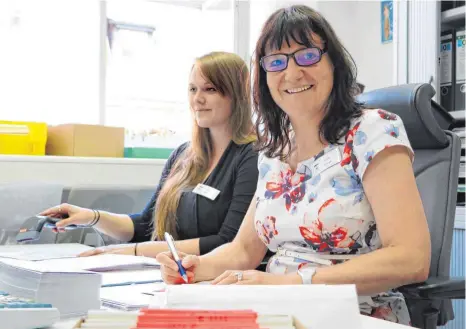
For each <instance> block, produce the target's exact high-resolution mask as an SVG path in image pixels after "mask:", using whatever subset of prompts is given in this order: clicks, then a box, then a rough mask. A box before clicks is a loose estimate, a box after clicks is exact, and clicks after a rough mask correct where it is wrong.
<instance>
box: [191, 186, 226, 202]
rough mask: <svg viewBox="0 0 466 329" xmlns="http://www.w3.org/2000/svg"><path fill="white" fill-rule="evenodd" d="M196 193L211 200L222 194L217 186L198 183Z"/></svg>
mask: <svg viewBox="0 0 466 329" xmlns="http://www.w3.org/2000/svg"><path fill="white" fill-rule="evenodd" d="M193 192H194V193H196V194H199V195H202V196H203V197H206V198H207V199H210V200H212V201H213V200H215V198H216V197H217V196H218V195H219V194H220V191H219V190H217V189H216V188H213V187H210V186H207V185H204V184H197V186H196V188H195V189H194V190H193Z"/></svg>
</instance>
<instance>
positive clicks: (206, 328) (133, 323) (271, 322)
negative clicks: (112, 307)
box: [75, 309, 304, 329]
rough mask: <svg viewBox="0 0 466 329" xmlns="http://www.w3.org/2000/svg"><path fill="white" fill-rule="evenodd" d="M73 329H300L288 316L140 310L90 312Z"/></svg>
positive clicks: (232, 312)
mask: <svg viewBox="0 0 466 329" xmlns="http://www.w3.org/2000/svg"><path fill="white" fill-rule="evenodd" d="M75 328H88V329H92V328H99V329H115V328H118V329H132V328H177V329H183V328H190V329H191V328H195V329H211V328H232V329H235V328H241V329H259V328H268V329H300V328H304V327H302V326H300V325H299V323H296V324H295V320H294V319H293V317H292V316H290V315H282V314H258V313H257V312H254V311H252V310H240V311H235V310H232V311H216V310H204V311H196V310H169V309H158V310H157V309H144V310H141V311H140V312H138V313H127V312H105V311H91V312H89V315H88V317H87V318H86V319H83V320H81V321H80V323H79V324H78V325H77V326H76V327H75Z"/></svg>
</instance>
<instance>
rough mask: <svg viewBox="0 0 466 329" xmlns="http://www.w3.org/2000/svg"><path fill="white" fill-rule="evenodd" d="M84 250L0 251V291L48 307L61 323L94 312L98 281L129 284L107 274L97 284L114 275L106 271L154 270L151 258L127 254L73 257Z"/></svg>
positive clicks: (97, 304)
mask: <svg viewBox="0 0 466 329" xmlns="http://www.w3.org/2000/svg"><path fill="white" fill-rule="evenodd" d="M89 248H90V247H87V246H84V245H79V244H50V245H16V246H13V245H11V246H0V290H2V291H6V292H8V293H10V294H12V295H16V296H19V297H24V298H31V299H34V300H35V301H37V302H39V303H50V304H52V305H53V306H54V307H56V308H57V309H58V310H59V311H60V313H61V316H62V317H64V318H66V317H73V316H80V315H84V314H85V313H86V312H87V311H88V310H90V309H98V308H100V305H101V303H100V298H101V296H100V291H101V286H102V283H103V282H104V281H106V282H107V284H109V285H110V286H114V285H119V284H124V285H128V286H129V284H132V283H133V282H127V281H128V276H127V275H120V276H118V275H113V276H110V277H108V278H106V279H105V280H103V277H105V276H106V275H110V273H113V274H115V273H114V272H112V271H115V270H119V271H122V270H125V271H130V270H132V271H135V270H142V269H157V268H158V267H159V264H158V262H157V261H156V260H155V259H153V258H146V257H134V256H130V255H117V254H103V255H97V256H92V257H76V256H77V255H78V254H79V253H81V252H83V251H86V250H88V249H89ZM125 271H122V272H123V273H125ZM130 273H131V272H130ZM127 274H128V273H127ZM133 274H134V273H133ZM156 274H157V275H154V280H159V279H160V274H159V272H158V270H157V273H156ZM148 277H149V276H148V275H146V276H141V278H143V279H147V278H148ZM134 280H136V281H137V279H136V278H135V279H134ZM121 281H125V282H121ZM129 287H130V286H129Z"/></svg>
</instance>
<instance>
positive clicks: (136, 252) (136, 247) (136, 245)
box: [134, 243, 138, 256]
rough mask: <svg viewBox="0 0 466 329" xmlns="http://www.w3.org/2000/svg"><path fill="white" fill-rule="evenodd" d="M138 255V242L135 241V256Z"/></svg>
mask: <svg viewBox="0 0 466 329" xmlns="http://www.w3.org/2000/svg"><path fill="white" fill-rule="evenodd" d="M137 255H138V244H137V243H135V244H134V256H137Z"/></svg>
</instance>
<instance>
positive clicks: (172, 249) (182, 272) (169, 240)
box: [165, 232, 188, 283]
mask: <svg viewBox="0 0 466 329" xmlns="http://www.w3.org/2000/svg"><path fill="white" fill-rule="evenodd" d="M165 241H167V243H168V249H170V252H171V253H172V256H173V258H174V259H175V262H176V263H177V264H178V270H179V272H180V275H181V277H182V278H183V280H184V282H186V283H188V276H187V275H186V271H185V270H184V267H183V265H181V259H180V257H179V256H178V252H177V251H176V248H175V242H174V241H173V238H172V236H171V235H170V234H169V233H167V232H165Z"/></svg>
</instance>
